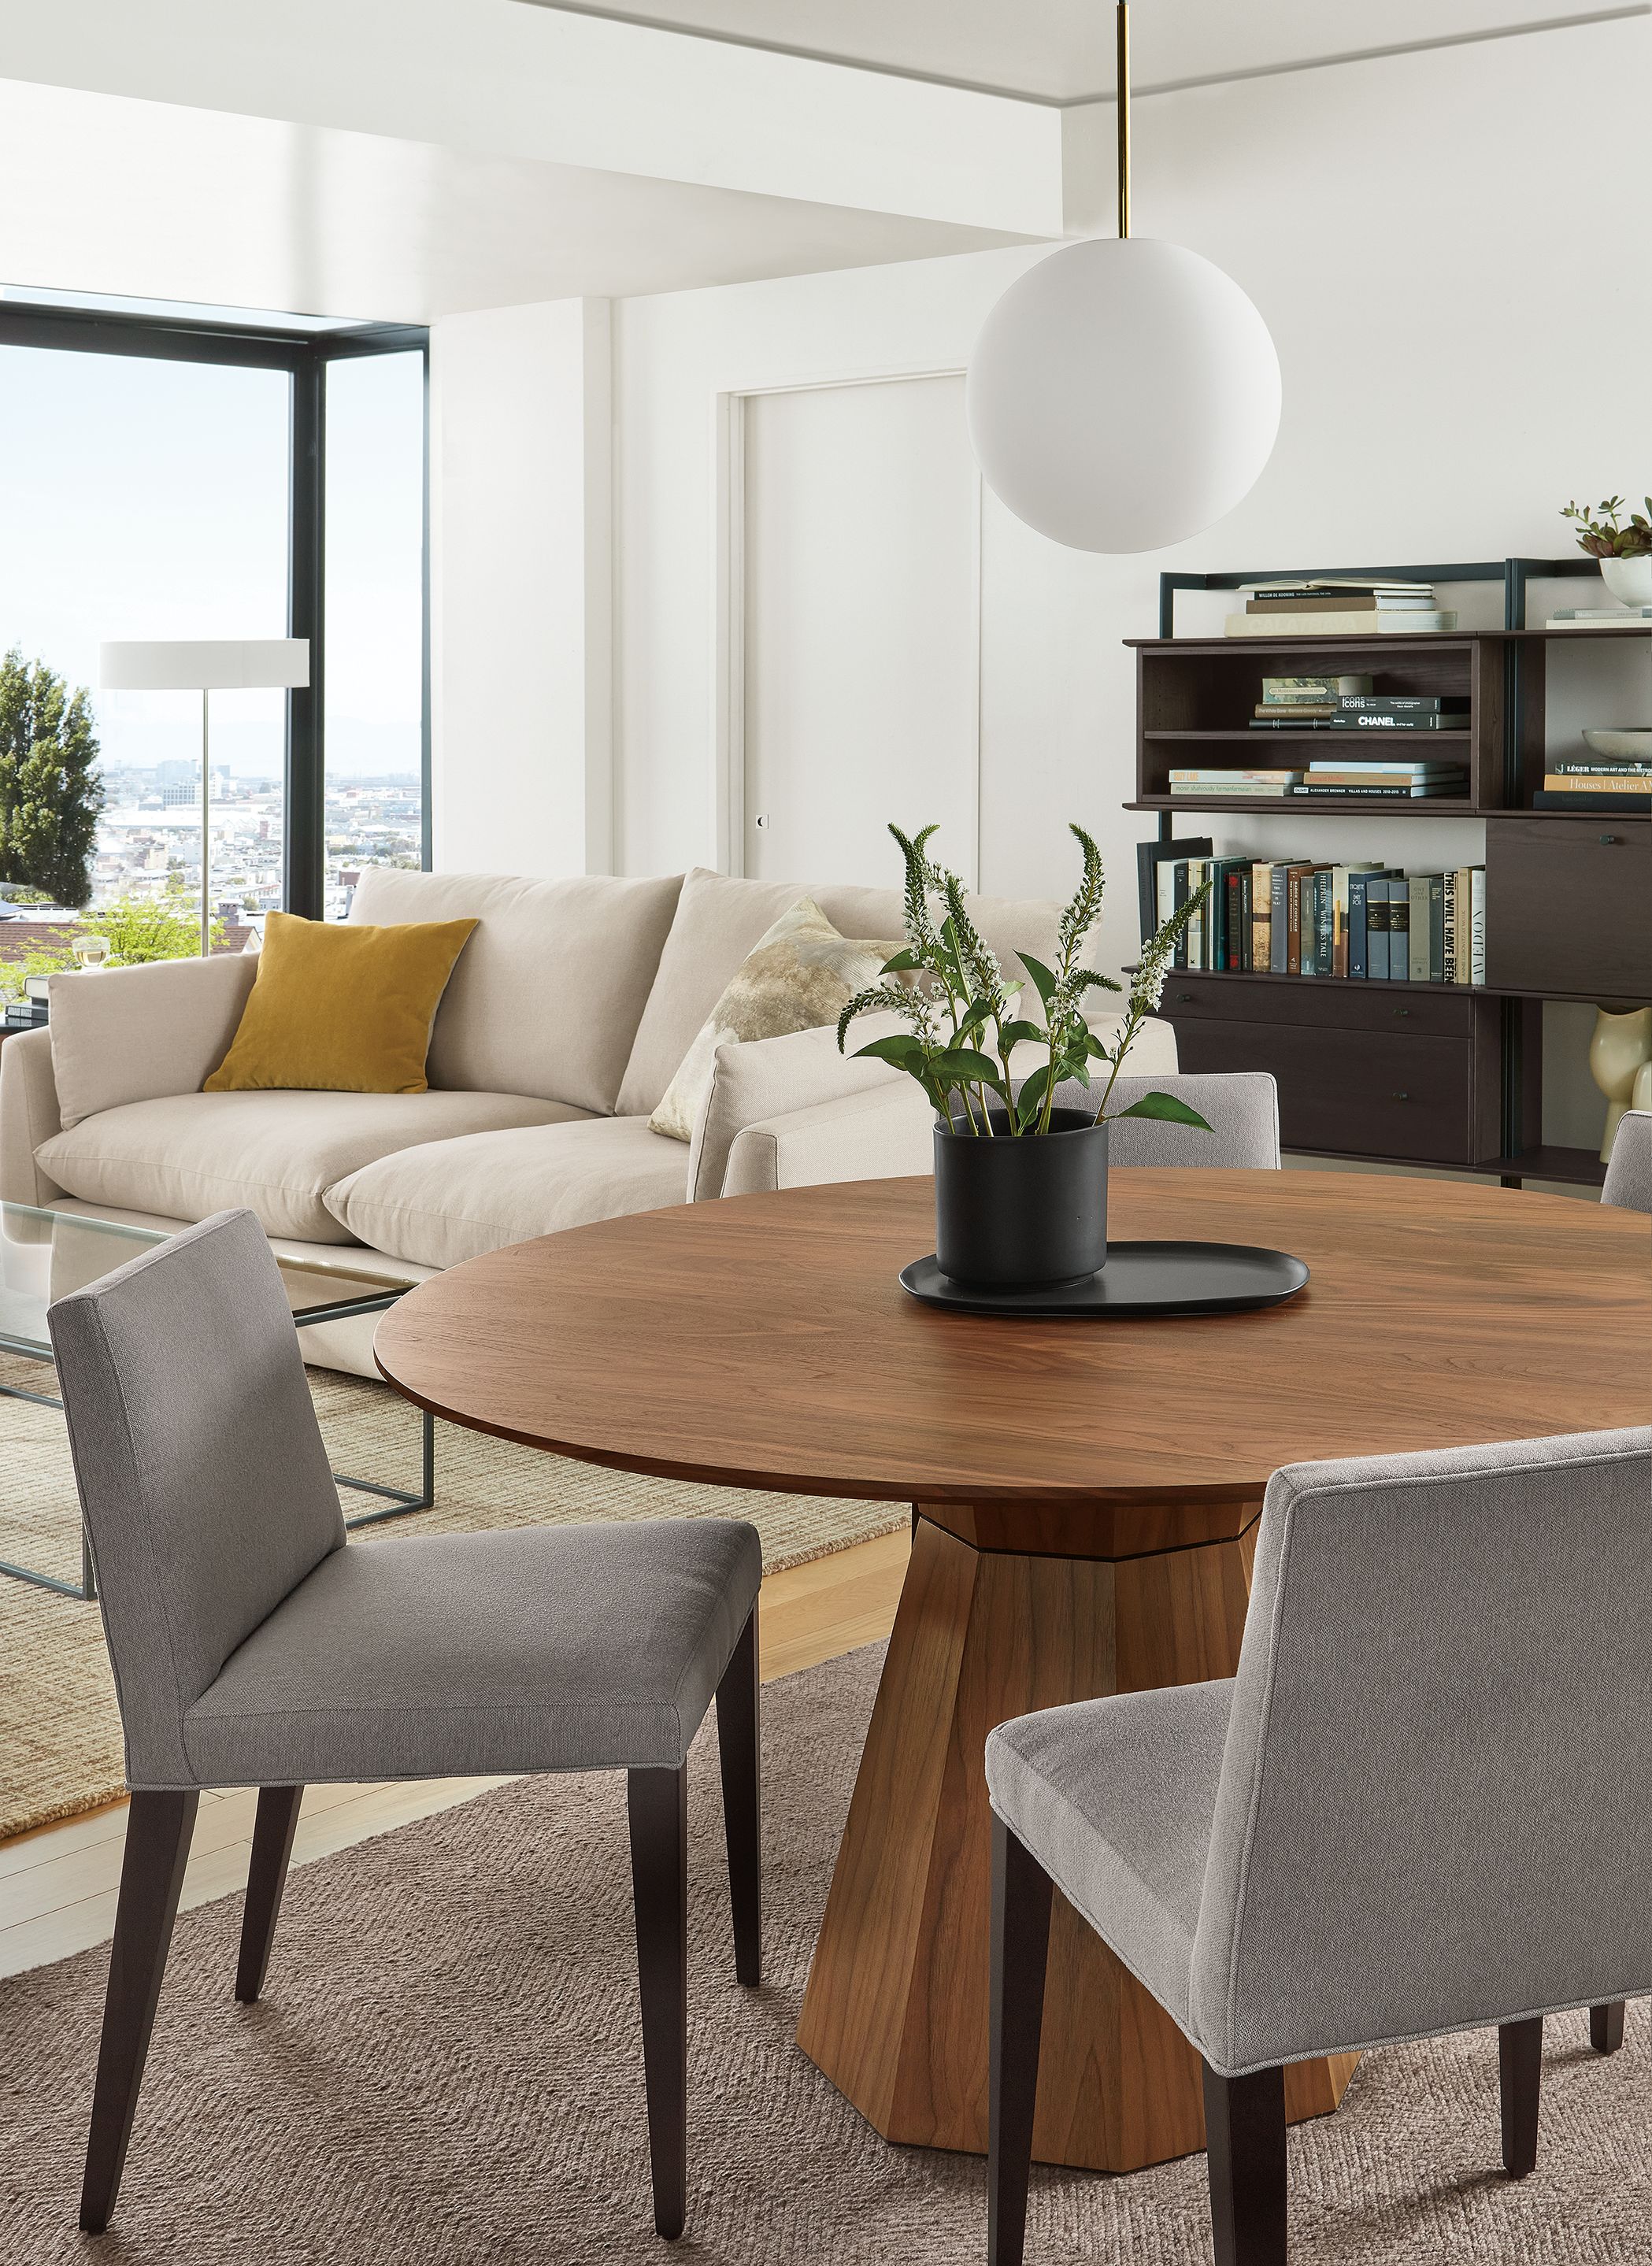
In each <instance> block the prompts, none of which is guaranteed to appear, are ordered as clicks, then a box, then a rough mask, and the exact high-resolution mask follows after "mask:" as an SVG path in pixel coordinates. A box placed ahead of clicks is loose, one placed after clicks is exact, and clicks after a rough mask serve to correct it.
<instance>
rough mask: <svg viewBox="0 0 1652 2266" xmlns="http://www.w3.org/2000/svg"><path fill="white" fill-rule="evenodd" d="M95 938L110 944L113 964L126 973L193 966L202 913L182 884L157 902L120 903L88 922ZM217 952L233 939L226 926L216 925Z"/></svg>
mask: <svg viewBox="0 0 1652 2266" xmlns="http://www.w3.org/2000/svg"><path fill="white" fill-rule="evenodd" d="M86 926H87V929H88V930H89V932H91V934H92V935H94V936H106V937H107V938H108V939H109V959H110V962H111V964H112V965H113V963H114V962H115V961H119V962H120V964H121V967H122V968H134V967H135V966H136V965H137V964H138V962H139V961H145V960H193V959H194V956H195V954H197V953H198V952H199V951H200V950H201V908H200V905H199V903H197V901H196V900H195V898H194V897H193V896H192V895H190V894H189V892H188V891H187V890H186V889H185V888H183V887H182V886H181V884H174V883H172V882H171V881H169V882H168V883H167V886H166V888H165V889H164V892H163V893H162V895H159V896H158V897H117V898H116V900H115V902H114V903H113V904H110V905H99V906H98V908H97V909H96V910H95V911H92V912H90V913H88V914H87V916H86ZM211 935H212V947H213V950H214V951H215V952H216V951H218V950H219V949H220V948H221V947H222V946H223V943H224V941H225V939H226V937H227V935H228V931H227V930H226V929H225V927H224V925H223V922H222V921H221V920H216V921H214V923H213V924H212V931H211Z"/></svg>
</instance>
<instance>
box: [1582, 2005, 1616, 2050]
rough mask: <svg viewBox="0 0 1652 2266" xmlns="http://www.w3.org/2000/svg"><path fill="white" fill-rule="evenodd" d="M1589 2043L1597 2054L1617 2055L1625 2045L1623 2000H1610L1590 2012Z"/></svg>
mask: <svg viewBox="0 0 1652 2266" xmlns="http://www.w3.org/2000/svg"><path fill="white" fill-rule="evenodd" d="M1589 2043H1590V2045H1591V2046H1593V2047H1594V2049H1595V2051H1596V2052H1597V2054H1613V2053H1616V2052H1617V2050H1618V2049H1619V2046H1620V2045H1621V2044H1622V2043H1623V2000H1622V1999H1607V2000H1606V2002H1605V2004H1604V2006H1600V2007H1590V2010H1589Z"/></svg>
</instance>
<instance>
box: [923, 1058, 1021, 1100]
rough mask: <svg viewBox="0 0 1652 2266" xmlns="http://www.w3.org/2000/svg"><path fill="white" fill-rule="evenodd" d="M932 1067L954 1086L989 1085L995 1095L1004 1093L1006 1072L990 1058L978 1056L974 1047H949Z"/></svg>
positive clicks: (936, 1059)
mask: <svg viewBox="0 0 1652 2266" xmlns="http://www.w3.org/2000/svg"><path fill="white" fill-rule="evenodd" d="M931 1067H932V1070H933V1071H934V1072H935V1074H936V1076H937V1077H939V1078H943V1079H946V1080H947V1082H949V1083H950V1084H952V1085H989V1086H990V1087H991V1089H992V1091H993V1093H1003V1092H1004V1072H1003V1071H1001V1070H1000V1069H999V1067H998V1064H997V1063H995V1062H994V1061H993V1060H992V1058H991V1056H989V1055H983V1054H977V1053H976V1050H975V1049H974V1048H973V1047H948V1048H947V1049H946V1051H945V1053H944V1054H939V1055H937V1056H935V1058H934V1061H933V1063H932V1064H931Z"/></svg>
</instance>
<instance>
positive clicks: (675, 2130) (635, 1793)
mask: <svg viewBox="0 0 1652 2266" xmlns="http://www.w3.org/2000/svg"><path fill="white" fill-rule="evenodd" d="M626 1793H627V1801H628V1806H629V1809H630V1812H631V1883H632V1896H633V1897H634V1899H635V1903H636V1911H637V1976H638V1980H639V1982H640V1985H641V1991H642V2061H643V2075H644V2080H645V2083H646V2086H647V2094H648V2153H649V2158H650V2160H651V2162H652V2164H653V2167H654V2227H655V2230H656V2232H657V2233H661V2234H662V2235H664V2236H665V2238H666V2240H668V2241H674V2240H676V2237H677V2236H678V2235H679V2234H681V2233H682V2232H683V2209H684V2191H685V2189H686V2185H687V2164H688V1765H686V1764H684V1765H683V1768H682V1769H681V1770H674V1771H673V1770H634V1771H632V1772H630V1773H628V1774H627V1779H626Z"/></svg>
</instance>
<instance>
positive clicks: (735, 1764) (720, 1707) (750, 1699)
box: [717, 1604, 763, 1985]
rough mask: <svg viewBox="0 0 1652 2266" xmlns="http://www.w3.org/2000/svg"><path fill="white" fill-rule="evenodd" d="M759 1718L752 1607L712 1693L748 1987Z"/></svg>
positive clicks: (759, 1862)
mask: <svg viewBox="0 0 1652 2266" xmlns="http://www.w3.org/2000/svg"><path fill="white" fill-rule="evenodd" d="M762 1712H763V1698H762V1685H761V1681H760V1678H759V1677H758V1673H757V1606H756V1605H755V1604H754V1605H753V1606H752V1608H751V1616H750V1619H749V1620H748V1621H747V1623H746V1626H745V1627H744V1628H743V1629H742V1632H741V1635H740V1641H739V1642H738V1644H736V1645H735V1649H734V1653H733V1655H732V1656H731V1657H730V1659H729V1663H728V1665H727V1668H726V1669H724V1670H723V1680H722V1682H721V1683H720V1685H718V1687H717V1758H718V1761H719V1763H720V1765H721V1767H722V1774H723V1827H724V1831H725V1833H726V1834H727V1840H728V1901H729V1904H730V1905H731V1907H732V1908H733V1911H734V1918H735V1974H736V1976H738V1977H739V1978H740V1980H741V1982H742V1983H749V1984H753V1985H755V1984H758V1983H761V1982H762V1980H763V1743H762Z"/></svg>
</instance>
